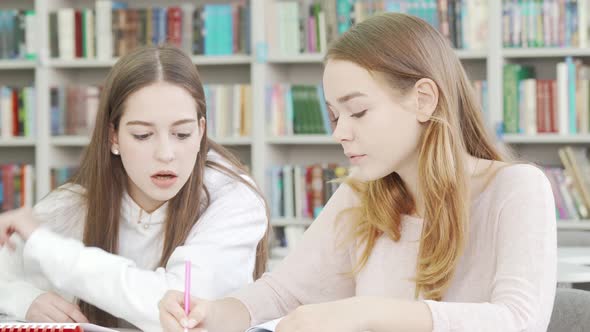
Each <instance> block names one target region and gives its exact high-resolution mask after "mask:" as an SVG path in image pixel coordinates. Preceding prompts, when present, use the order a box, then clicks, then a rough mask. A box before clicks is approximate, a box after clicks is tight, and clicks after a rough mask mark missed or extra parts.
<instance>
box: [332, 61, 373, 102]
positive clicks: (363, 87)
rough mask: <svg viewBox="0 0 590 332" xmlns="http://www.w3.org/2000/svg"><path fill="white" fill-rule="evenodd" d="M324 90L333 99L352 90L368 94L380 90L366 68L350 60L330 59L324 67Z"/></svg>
mask: <svg viewBox="0 0 590 332" xmlns="http://www.w3.org/2000/svg"><path fill="white" fill-rule="evenodd" d="M323 83H324V92H325V93H326V97H327V98H328V99H330V100H331V101H335V100H332V99H335V98H338V97H340V96H341V95H343V94H346V93H349V92H350V91H359V92H362V93H364V94H366V95H371V94H373V95H374V94H375V93H378V92H379V91H378V90H380V88H379V85H378V84H377V82H376V80H375V78H374V77H373V75H371V73H370V72H369V71H367V70H366V69H365V68H363V67H361V66H359V65H357V64H356V63H353V62H350V61H342V60H329V61H328V62H327V63H326V66H325V68H324V80H323Z"/></svg>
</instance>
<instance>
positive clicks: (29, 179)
mask: <svg viewBox="0 0 590 332" xmlns="http://www.w3.org/2000/svg"><path fill="white" fill-rule="evenodd" d="M23 172H24V176H23V178H24V181H25V183H24V188H25V195H24V196H25V197H23V206H25V207H29V208H32V207H33V204H34V203H35V202H34V200H33V196H34V195H33V182H34V181H35V172H34V169H33V166H32V165H25V167H24V170H23Z"/></svg>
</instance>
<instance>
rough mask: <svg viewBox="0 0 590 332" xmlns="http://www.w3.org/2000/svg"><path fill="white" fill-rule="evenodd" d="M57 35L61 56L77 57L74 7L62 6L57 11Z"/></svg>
mask: <svg viewBox="0 0 590 332" xmlns="http://www.w3.org/2000/svg"><path fill="white" fill-rule="evenodd" d="M57 36H58V38H59V58H60V59H66V60H70V59H73V58H75V56H76V53H75V50H76V48H75V44H74V38H75V36H74V9H73V8H61V9H58V11H57Z"/></svg>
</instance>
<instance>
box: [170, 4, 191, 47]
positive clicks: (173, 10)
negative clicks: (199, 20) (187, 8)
mask: <svg viewBox="0 0 590 332" xmlns="http://www.w3.org/2000/svg"><path fill="white" fill-rule="evenodd" d="M186 33H190V31H187V32H186ZM168 42H169V43H171V44H172V45H174V46H176V47H182V10H181V9H180V7H170V8H168Z"/></svg>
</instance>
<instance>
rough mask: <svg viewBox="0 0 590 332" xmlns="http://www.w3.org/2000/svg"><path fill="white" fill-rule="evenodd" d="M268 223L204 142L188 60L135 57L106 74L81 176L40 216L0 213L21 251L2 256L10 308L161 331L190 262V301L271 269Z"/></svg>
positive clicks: (155, 50)
mask: <svg viewBox="0 0 590 332" xmlns="http://www.w3.org/2000/svg"><path fill="white" fill-rule="evenodd" d="M267 215H268V214H267V211H266V204H265V202H264V199H263V197H262V195H261V194H260V193H259V191H258V189H257V187H256V186H255V184H254V182H253V181H252V179H251V178H250V177H249V176H248V175H247V173H246V171H245V170H244V168H243V167H242V166H241V164H240V163H239V161H237V159H236V158H234V157H232V155H231V154H230V153H228V152H227V151H226V150H225V149H224V148H222V147H221V146H219V145H218V144H215V142H213V141H212V140H210V139H208V138H207V130H206V105H205V94H204V91H203V85H202V83H201V80H200V77H199V74H198V72H197V70H196V68H195V66H194V64H193V63H192V61H191V59H190V58H189V57H188V56H187V55H185V54H184V53H183V52H181V51H180V50H178V49H175V48H173V47H166V46H164V47H145V48H141V49H138V50H136V51H134V52H132V53H131V54H128V55H126V56H124V57H122V58H121V59H120V60H119V61H118V62H117V63H116V64H115V65H114V67H113V68H112V70H111V71H110V73H109V74H108V76H107V78H106V82H105V84H104V89H103V91H102V93H101V97H100V105H99V111H98V116H97V121H96V126H95V130H94V132H93V135H92V138H91V140H90V143H89V145H88V147H87V149H86V151H85V153H84V157H83V159H82V162H81V166H80V169H79V171H78V173H77V174H76V175H75V176H74V177H73V179H72V180H71V181H70V182H69V183H67V184H66V185H64V186H62V187H60V188H59V189H57V190H54V191H53V192H51V193H50V194H49V195H48V196H47V197H45V198H44V199H43V200H41V201H40V202H39V203H38V204H37V205H36V206H35V208H34V209H33V210H30V209H20V210H15V211H10V212H7V213H5V214H2V215H0V245H4V244H9V245H11V246H13V247H15V249H16V250H15V251H9V250H7V249H6V248H3V249H2V251H0V266H2V268H1V269H0V293H1V294H2V296H0V312H6V313H8V314H10V315H14V316H16V317H18V318H26V319H27V320H29V321H40V322H48V321H50V322H68V321H76V322H83V321H86V320H89V321H91V322H93V323H98V324H102V325H107V326H117V325H120V324H119V323H124V322H119V321H118V320H117V319H122V320H124V321H127V322H128V323H131V324H132V325H135V326H136V327H138V328H140V329H142V330H158V329H159V322H158V306H157V304H158V301H159V300H160V299H161V298H162V296H163V295H164V293H165V292H166V291H167V290H169V289H182V288H183V286H184V266H185V265H184V264H185V261H186V260H190V261H191V262H192V273H191V276H192V280H191V284H192V288H193V289H192V292H193V294H195V295H197V296H199V297H204V298H209V299H214V298H218V297H221V296H223V295H226V294H227V293H228V292H230V291H234V290H236V289H238V288H240V287H242V286H244V285H246V284H247V283H250V282H252V281H253V280H254V279H257V278H258V277H259V276H260V275H261V274H262V272H263V271H264V266H265V262H266V257H267V253H266V251H267V248H266V243H267V230H268V217H267ZM13 233H16V234H17V235H18V237H17V236H15V237H14V238H12V239H11V240H9V238H8V237H9V236H10V235H12V234H13ZM19 240H24V243H23V241H19ZM11 241H16V243H15V242H11ZM76 301H77V304H76ZM124 325H125V324H124Z"/></svg>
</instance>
